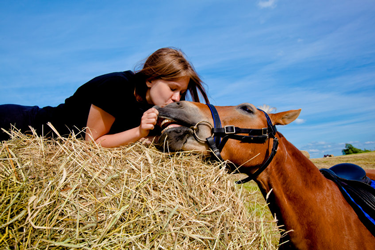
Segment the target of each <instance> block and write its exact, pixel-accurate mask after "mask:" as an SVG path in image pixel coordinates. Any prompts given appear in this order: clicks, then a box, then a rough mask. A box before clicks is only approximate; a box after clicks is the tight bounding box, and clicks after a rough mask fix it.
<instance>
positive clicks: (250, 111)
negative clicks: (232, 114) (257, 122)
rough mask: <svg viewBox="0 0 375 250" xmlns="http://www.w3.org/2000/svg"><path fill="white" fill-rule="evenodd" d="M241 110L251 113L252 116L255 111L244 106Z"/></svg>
mask: <svg viewBox="0 0 375 250" xmlns="http://www.w3.org/2000/svg"><path fill="white" fill-rule="evenodd" d="M241 109H242V110H244V111H246V112H247V113H250V114H252V113H253V111H252V110H251V109H250V108H249V107H248V106H242V107H241Z"/></svg>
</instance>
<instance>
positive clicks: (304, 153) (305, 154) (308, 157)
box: [301, 150, 310, 159]
mask: <svg viewBox="0 0 375 250" xmlns="http://www.w3.org/2000/svg"><path fill="white" fill-rule="evenodd" d="M301 152H302V154H303V155H304V156H306V157H307V159H310V154H309V152H307V151H305V150H301Z"/></svg>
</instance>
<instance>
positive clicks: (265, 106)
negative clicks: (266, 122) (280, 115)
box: [258, 104, 276, 114]
mask: <svg viewBox="0 0 375 250" xmlns="http://www.w3.org/2000/svg"><path fill="white" fill-rule="evenodd" d="M258 108H259V109H261V110H263V111H264V112H266V113H267V114H269V113H271V112H276V108H275V107H270V106H269V105H267V104H263V105H262V106H258Z"/></svg>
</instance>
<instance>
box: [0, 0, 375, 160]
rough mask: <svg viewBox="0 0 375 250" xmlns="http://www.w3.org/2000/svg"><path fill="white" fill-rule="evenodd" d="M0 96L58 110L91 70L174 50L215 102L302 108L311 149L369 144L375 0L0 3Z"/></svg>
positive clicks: (302, 133) (303, 132)
mask: <svg viewBox="0 0 375 250" xmlns="http://www.w3.org/2000/svg"><path fill="white" fill-rule="evenodd" d="M0 17H1V18H0V55H1V56H0V104H4V103H16V104H23V105H39V106H41V107H42V106H55V105H58V104H60V103H62V102H64V100H65V98H67V97H69V96H70V95H72V94H73V93H74V91H75V90H76V89H77V88H78V87H79V86H80V85H82V84H83V83H85V82H87V81H88V80H90V79H92V78H93V77H95V76H98V75H101V74H105V73H109V72H115V71H123V70H129V69H134V67H135V66H136V64H137V63H138V62H139V61H141V60H143V59H144V58H146V57H147V56H148V55H149V54H151V53H152V52H154V51H155V50H156V49H158V48H161V47H167V46H174V47H177V48H181V49H182V50H183V51H184V52H185V54H186V55H187V57H188V59H189V60H190V61H191V62H192V63H193V64H194V66H195V68H196V70H197V71H198V73H199V74H200V76H201V77H202V78H203V80H204V82H205V83H206V84H207V89H208V92H209V97H210V100H211V102H212V103H213V104H215V105H237V104H240V103H242V102H250V103H252V104H254V105H256V106H260V105H263V104H267V105H269V106H272V107H276V108H277V111H285V110H290V109H299V108H302V113H301V115H300V117H299V119H298V120H297V121H296V122H294V123H292V124H290V125H288V126H285V127H279V131H281V133H283V134H284V135H285V137H286V138H287V139H288V140H289V141H291V142H292V143H293V144H294V145H295V146H296V147H298V148H299V149H301V150H307V151H309V153H310V155H311V157H313V158H317V157H322V156H323V155H324V154H334V155H341V150H342V149H343V148H344V147H345V143H351V144H353V145H354V146H355V147H358V148H361V149H364V148H366V149H371V150H375V132H374V128H375V125H374V124H375V98H374V96H375V28H374V27H375V1H373V0H358V1H352V0H341V1H337V0H324V1H321V0H317V1H298V0H295V1H291V0H260V1H258V0H254V1H250V0H247V1H236V0H222V1H221V0H215V1H213V0H212V1H205V0H199V1H196V0H190V1H182V0H174V1H169V0H166V1H153V0H145V1H143V0H138V1H116V0H112V1H93V0H91V1H69V0H67V1H22V0H20V1H6V0H4V1H0Z"/></svg>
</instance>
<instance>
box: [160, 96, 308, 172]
mask: <svg viewBox="0 0 375 250" xmlns="http://www.w3.org/2000/svg"><path fill="white" fill-rule="evenodd" d="M158 110H159V122H158V124H159V126H160V127H161V128H162V134H161V137H160V139H159V147H160V146H167V147H168V148H169V150H171V151H180V150H183V151H190V150H194V151H200V152H202V153H204V154H210V150H209V146H208V145H209V144H208V143H207V140H206V139H207V138H213V137H216V136H215V134H213V132H214V131H215V129H214V128H215V123H217V121H214V119H215V118H214V117H213V116H212V114H211V111H210V107H209V106H207V105H205V104H201V103H193V102H186V101H181V102H176V103H172V104H169V105H167V106H166V107H164V108H158ZM216 110H217V113H218V117H220V118H219V119H220V120H221V127H222V133H224V136H225V133H228V134H234V132H236V131H233V129H234V130H235V129H236V128H237V130H238V128H245V129H242V130H238V131H239V133H238V131H237V132H236V138H237V139H234V140H232V139H233V138H234V137H233V136H232V137H231V136H229V139H228V140H227V141H226V143H225V145H223V146H222V148H220V151H221V157H222V159H223V160H229V161H231V162H232V163H234V164H236V165H237V166H242V168H249V167H253V166H259V165H261V164H262V163H263V162H264V161H265V159H267V157H268V155H269V154H270V150H271V149H272V143H271V141H272V140H273V139H271V138H269V136H268V134H267V135H266V134H264V135H263V138H264V140H261V138H260V137H261V136H262V130H263V129H267V128H268V129H270V126H271V127H272V126H275V125H287V124H289V123H291V122H292V121H294V120H295V119H297V117H298V116H299V114H300V112H301V110H300V109H299V110H290V111H286V112H280V113H274V114H266V113H265V112H264V111H262V110H260V109H257V108H256V107H255V106H254V105H252V104H249V103H242V104H239V105H237V106H217V107H216ZM218 117H217V118H216V119H218ZM267 117H269V120H267ZM271 123H272V124H271ZM227 129H229V130H230V131H227ZM255 131H258V132H259V133H254V132H255ZM265 131H266V130H265ZM251 133H253V134H254V136H250V135H251ZM251 137H253V138H251ZM215 139H218V140H219V139H220V138H215ZM253 139H254V140H253ZM251 140H253V141H254V142H255V143H252V141H251ZM249 156H250V157H251V156H257V157H255V158H254V159H253V160H251V161H249Z"/></svg>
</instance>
